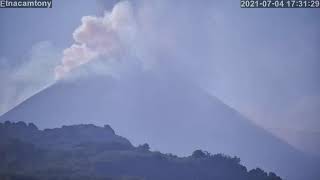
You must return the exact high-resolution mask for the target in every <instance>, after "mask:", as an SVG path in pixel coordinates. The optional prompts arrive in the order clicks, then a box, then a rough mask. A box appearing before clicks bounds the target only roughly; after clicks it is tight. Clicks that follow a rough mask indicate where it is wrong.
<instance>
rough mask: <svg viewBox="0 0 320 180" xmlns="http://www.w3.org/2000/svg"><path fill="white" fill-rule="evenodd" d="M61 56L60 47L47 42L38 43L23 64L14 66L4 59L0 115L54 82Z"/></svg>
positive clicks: (0, 89) (1, 77)
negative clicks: (55, 70) (55, 69)
mask: <svg viewBox="0 0 320 180" xmlns="http://www.w3.org/2000/svg"><path fill="white" fill-rule="evenodd" d="M60 58H61V57H60V50H59V49H57V48H55V47H54V46H53V45H52V44H51V43H50V42H47V41H43V42H39V43H37V44H35V45H34V46H33V47H32V48H31V50H30V52H29V55H28V56H26V57H25V60H24V62H23V63H22V64H18V65H13V64H12V63H11V62H10V60H9V59H5V58H2V59H1V60H0V62H1V63H0V64H1V66H0V82H1V88H0V102H1V103H0V114H3V113H5V112H6V111H8V110H10V109H11V108H13V107H14V106H16V105H18V104H19V103H21V102H22V101H24V100H25V99H27V98H29V97H30V96H32V95H34V94H36V93H37V92H39V90H41V89H43V88H45V87H47V86H48V85H50V84H52V83H54V74H53V73H54V71H53V69H54V67H55V66H57V64H58V63H59V59H60Z"/></svg>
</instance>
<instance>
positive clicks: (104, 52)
mask: <svg viewBox="0 0 320 180" xmlns="http://www.w3.org/2000/svg"><path fill="white" fill-rule="evenodd" d="M135 29H136V23H135V21H134V18H133V11H132V7H131V4H130V3H129V2H127V1H122V2H119V3H118V4H116V5H115V6H114V8H113V10H112V11H111V12H105V14H104V16H103V17H96V16H84V17H83V18H82V24H81V25H80V26H79V27H78V28H77V29H76V30H75V31H74V33H73V38H74V41H75V42H74V44H73V45H72V46H71V47H69V48H67V49H65V50H64V52H63V58H62V64H61V65H59V66H57V67H56V69H55V78H56V80H58V79H61V78H63V77H64V76H65V75H67V73H68V72H70V71H72V70H73V69H74V68H77V67H78V66H80V65H82V64H85V63H88V62H89V61H91V60H94V59H97V58H103V59H105V60H108V59H110V58H113V59H114V58H115V57H117V56H120V55H121V54H124V51H125V49H126V47H127V46H128V44H130V42H132V41H133V40H134V36H135V32H136V30H135Z"/></svg>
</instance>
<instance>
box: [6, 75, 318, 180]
mask: <svg viewBox="0 0 320 180" xmlns="http://www.w3.org/2000/svg"><path fill="white" fill-rule="evenodd" d="M0 121H24V122H33V123H36V124H37V125H38V126H39V127H40V128H48V127H50V128H52V127H59V126H62V125H70V124H79V123H92V124H97V125H104V124H110V125H111V126H112V127H113V128H114V129H115V130H116V131H117V132H118V134H120V135H122V136H125V137H128V138H129V140H130V141H131V142H132V143H133V144H136V145H137V144H142V143H145V142H148V143H149V144H150V146H151V148H152V150H159V151H162V152H172V153H175V154H179V155H186V154H190V153H191V152H192V151H193V150H194V149H197V148H198V149H203V150H207V151H209V152H212V153H225V154H229V155H235V156H239V157H240V158H241V159H242V161H243V163H244V164H245V165H247V166H248V167H262V168H264V169H266V170H270V171H274V172H276V173H278V174H279V175H281V176H282V177H284V178H285V179H297V180H298V179H309V180H312V179H319V178H320V176H319V174H316V170H314V169H312V168H314V167H317V166H316V165H315V162H316V160H312V159H311V158H309V157H308V156H307V155H305V154H303V153H301V152H299V151H297V150H295V149H294V148H293V147H291V146H290V145H288V144H287V143H285V142H283V141H281V140H280V139H278V138H276V137H274V136H273V135H272V134H270V133H268V132H267V131H265V130H264V129H263V128H261V127H258V126H256V125H255V124H253V123H252V122H251V121H250V120H249V119H247V118H246V117H244V116H243V115H241V114H240V113H239V112H237V111H236V110H235V109H233V108H231V107H229V106H228V105H226V104H224V103H223V102H222V101H220V100H219V99H218V98H217V97H214V96H212V95H211V94H209V93H208V92H206V91H205V90H204V89H202V88H200V87H198V86H197V85H195V84H193V83H190V82H189V81H187V80H186V79H184V78H182V77H179V75H177V74H175V73H173V72H171V73H164V72H151V71H144V72H140V73H132V74H129V75H126V76H123V77H119V78H113V77H109V76H90V77H89V76H88V77H82V78H77V79H73V80H61V81H59V82H57V83H55V84H54V85H52V86H50V87H49V88H47V89H45V90H43V91H41V92H39V93H37V94H36V95H34V96H32V97H31V98H29V99H27V100H26V101H24V102H23V103H21V104H20V105H18V106H17V107H15V108H14V109H12V110H11V111H9V112H7V113H6V114H4V115H3V116H2V117H1V118H0ZM318 167H320V166H318Z"/></svg>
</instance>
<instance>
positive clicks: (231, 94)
mask: <svg viewBox="0 0 320 180" xmlns="http://www.w3.org/2000/svg"><path fill="white" fill-rule="evenodd" d="M115 3H116V0H112V1H108V0H104V1H103V0H99V1H96V2H94V1H92V2H89V1H86V0H72V1H71V0H70V1H62V0H55V1H54V2H53V8H52V9H1V10H0V21H1V23H2V24H1V33H0V47H1V48H0V82H1V86H0V113H4V112H6V111H7V110H9V109H10V108H11V107H13V106H14V105H16V104H17V103H19V102H21V101H22V100H23V99H25V98H26V97H28V96H30V95H32V94H34V93H36V92H38V91H39V90H41V89H42V88H43V87H46V86H48V85H49V84H51V83H53V82H54V77H55V69H56V67H57V66H59V65H60V66H61V65H63V63H62V61H63V59H70V58H71V59H72V58H75V59H77V60H79V59H81V58H79V57H73V56H72V55H74V54H79V53H78V51H77V53H74V52H75V51H74V50H75V49H76V50H79V48H74V47H75V46H72V44H74V45H77V44H78V45H79V44H81V43H82V44H90V43H91V49H94V52H92V53H98V55H99V56H100V55H103V56H105V55H106V54H107V55H108V56H114V55H115V54H116V55H118V54H121V53H122V52H123V49H121V51H118V50H117V48H118V46H115V48H113V49H112V48H111V49H112V51H111V52H112V53H110V52H109V51H108V52H106V51H104V50H105V48H104V47H105V46H106V44H110V42H111V44H112V45H115V44H116V45H119V47H125V50H126V51H127V50H129V51H133V52H134V53H136V56H137V57H138V59H140V60H141V61H143V63H145V64H147V66H154V65H156V64H157V63H159V61H160V63H165V64H166V63H167V65H168V66H170V67H171V68H172V67H174V68H175V69H176V70H177V71H178V72H180V73H181V74H182V75H184V76H186V77H188V78H190V80H192V81H195V82H197V83H199V85H200V86H202V87H203V88H206V89H207V90H208V91H209V92H210V93H212V94H214V95H216V96H217V97H219V98H220V99H222V100H223V101H224V102H225V103H227V104H228V105H230V106H232V107H234V108H235V109H237V110H238V111H240V112H242V113H243V114H244V115H246V116H248V117H249V118H250V119H252V120H253V121H254V122H256V123H257V124H259V125H261V126H262V127H265V128H267V129H272V130H273V131H274V132H275V133H279V131H280V132H281V133H282V135H283V134H286V132H287V131H288V130H293V131H303V132H318V134H319V133H320V132H319V128H320V120H319V117H320V113H319V112H320V111H319V110H320V84H319V82H320V81H319V77H320V76H319V73H320V72H319V71H318V69H319V67H320V51H319V50H320V44H319V42H320V21H319V18H320V11H319V10H317V9H240V8H239V0H233V1H229V2H223V1H210V0H202V1H179V0H178V1H169V0H167V1H162V0H161V1H150V0H137V1H134V2H133V3H132V4H130V5H129V6H130V9H131V10H130V13H129V14H128V12H129V11H127V9H126V8H125V9H121V8H120V9H119V10H118V11H117V13H113V14H111V15H110V14H105V15H104V14H103V11H104V10H108V11H111V9H112V7H113V5H114V4H115ZM131 11H132V12H131ZM88 15H91V16H90V17H89V18H87V19H85V20H82V22H81V19H82V17H83V16H88ZM128 17H130V18H128ZM118 22H120V23H118ZM99 23H102V24H103V23H106V24H107V26H109V24H111V25H110V28H109V29H108V33H107V34H105V33H106V32H104V31H100V29H99V27H100V25H99ZM117 23H118V24H117ZM81 24H82V26H80V25H81ZM86 25H88V26H86ZM90 25H92V27H95V28H97V29H89V30H88V29H86V28H88V27H90ZM104 25H105V24H104ZM79 26H80V27H79ZM76 29H77V30H78V31H75V30H76ZM88 32H90V33H91V34H90V33H88ZM100 35H101V36H108V37H110V38H107V39H106V40H107V41H100V39H101V38H100ZM113 36H114V38H113ZM119 37H120V38H119ZM73 38H75V40H74V39H73ZM95 38H96V39H95ZM118 38H119V39H118ZM119 42H120V43H119ZM117 43H119V44H117ZM93 45H94V48H92V47H93ZM77 47H78V46H77ZM101 47H103V48H101ZM67 48H69V50H70V51H68V52H69V53H63V52H66V51H63V50H65V49H67ZM114 49H116V50H114ZM80 50H81V53H85V54H86V53H88V52H87V50H86V49H85V48H83V47H82V48H80ZM110 54H111V55H110ZM71 56H72V57H71ZM91 59H94V58H88V57H87V58H84V59H83V58H82V59H81V60H82V61H81V62H86V61H91ZM69 62H75V61H69ZM67 64H68V63H67ZM71 64H72V63H71ZM78 64H81V63H79V61H78ZM150 64H151V65H150ZM69 65H70V63H69ZM73 65H74V66H75V67H76V66H77V63H76V64H73ZM64 67H65V66H64ZM279 129H280V130H279ZM281 133H279V134H281ZM283 136H285V135H283ZM290 137H291V138H293V137H294V136H290ZM290 137H289V138H290ZM319 137H320V135H318V138H319ZM318 138H316V139H318Z"/></svg>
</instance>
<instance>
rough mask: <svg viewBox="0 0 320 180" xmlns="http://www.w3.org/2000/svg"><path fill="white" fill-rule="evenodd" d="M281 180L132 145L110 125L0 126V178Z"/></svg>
mask: <svg viewBox="0 0 320 180" xmlns="http://www.w3.org/2000/svg"><path fill="white" fill-rule="evenodd" d="M235 179H237V180H281V178H280V177H278V176H277V175H276V174H275V173H272V172H270V173H266V172H264V171H263V170H261V169H260V168H256V169H252V170H247V168H246V167H245V166H243V165H241V164H240V159H239V158H238V157H230V156H227V155H223V154H215V155H212V154H210V153H208V152H206V151H202V150H195V151H194V152H193V153H192V155H190V156H188V157H178V156H175V155H172V154H163V153H161V152H155V151H150V147H149V145H148V144H143V145H139V146H138V147H135V146H133V145H132V144H131V143H130V142H129V141H128V140H127V139H125V138H123V137H121V136H118V135H116V134H115V132H114V130H113V129H112V128H111V127H110V126H108V125H106V126H104V127H97V126H95V125H73V126H63V127H62V128H55V129H46V130H39V129H38V128H37V127H36V126H35V125H34V124H32V123H31V124H28V125H27V124H26V123H24V122H18V123H11V122H8V121H7V122H5V123H0V180H235Z"/></svg>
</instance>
